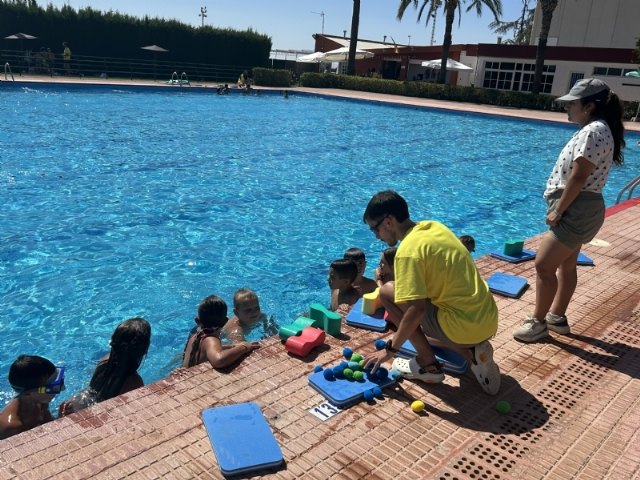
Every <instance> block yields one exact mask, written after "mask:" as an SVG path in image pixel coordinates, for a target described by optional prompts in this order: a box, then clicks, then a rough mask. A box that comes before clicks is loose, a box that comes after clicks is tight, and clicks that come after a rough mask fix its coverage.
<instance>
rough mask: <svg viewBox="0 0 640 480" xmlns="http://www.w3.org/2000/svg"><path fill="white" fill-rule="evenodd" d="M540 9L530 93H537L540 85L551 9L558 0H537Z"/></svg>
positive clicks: (551, 14)
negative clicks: (540, 16) (534, 67)
mask: <svg viewBox="0 0 640 480" xmlns="http://www.w3.org/2000/svg"><path fill="white" fill-rule="evenodd" d="M538 4H539V5H540V8H541V9H542V24H541V25H540V37H539V38H538V48H537V49H536V70H535V73H534V75H533V85H532V87H531V93H533V94H534V95H538V94H539V93H540V87H541V86H542V70H543V69H544V55H545V52H546V50H547V38H548V37H549V29H550V28H551V20H552V19H553V11H554V10H555V9H556V7H557V6H558V0H538Z"/></svg>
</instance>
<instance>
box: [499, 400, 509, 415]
mask: <svg viewBox="0 0 640 480" xmlns="http://www.w3.org/2000/svg"><path fill="white" fill-rule="evenodd" d="M496 410H497V411H498V413H501V414H503V415H506V414H507V413H509V412H510V411H511V405H510V404H509V402H507V401H506V400H498V402H497V403H496Z"/></svg>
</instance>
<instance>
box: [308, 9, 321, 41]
mask: <svg viewBox="0 0 640 480" xmlns="http://www.w3.org/2000/svg"><path fill="white" fill-rule="evenodd" d="M311 13H315V14H316V15H320V16H321V17H322V34H323V35H324V10H323V11H321V12H311Z"/></svg>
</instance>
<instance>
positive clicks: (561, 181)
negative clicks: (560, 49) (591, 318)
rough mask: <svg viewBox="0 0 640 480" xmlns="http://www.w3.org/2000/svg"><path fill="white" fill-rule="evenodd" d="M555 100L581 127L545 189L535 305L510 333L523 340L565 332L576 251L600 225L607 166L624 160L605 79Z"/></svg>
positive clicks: (616, 107) (617, 111)
mask: <svg viewBox="0 0 640 480" xmlns="http://www.w3.org/2000/svg"><path fill="white" fill-rule="evenodd" d="M557 101H560V102H566V110H567V113H568V116H569V121H570V122H573V123H577V124H578V125H579V126H580V130H579V131H578V132H577V133H575V134H574V135H573V137H572V138H571V140H569V142H568V143H567V144H566V145H565V147H564V148H563V149H562V152H560V156H559V157H558V160H557V161H556V164H555V166H554V168H553V171H552V172H551V175H550V176H549V180H548V181H547V188H546V190H545V192H544V198H545V199H546V201H547V219H546V221H547V225H549V232H548V233H547V235H546V236H545V238H544V239H543V241H542V245H541V246H540V249H539V250H538V253H537V255H536V274H537V276H536V306H535V310H534V312H533V315H530V316H528V317H527V318H526V319H525V320H524V321H523V322H522V324H521V325H520V326H519V327H518V328H516V329H515V330H514V332H513V336H514V338H516V339H517V340H521V341H523V342H535V341H537V340H540V339H542V338H544V337H546V336H547V335H548V334H549V330H553V331H554V332H557V333H561V334H567V333H569V332H570V327H569V323H568V322H567V317H566V315H565V314H566V311H567V307H568V306H569V302H570V301H571V297H572V296H573V292H574V291H575V289H576V284H577V281H578V276H577V270H576V265H577V261H578V254H579V253H580V248H581V246H582V244H584V243H588V242H590V241H591V240H593V238H594V237H595V236H596V234H597V233H598V230H600V227H601V226H602V224H603V223H604V212H605V207H604V199H603V197H602V189H603V187H604V185H605V183H606V181H607V176H608V175H609V170H610V168H611V164H613V163H615V164H616V165H622V162H623V158H624V154H623V152H622V149H623V148H624V146H625V141H624V125H623V123H622V104H621V102H620V99H619V98H618V96H617V95H616V94H615V93H613V92H612V91H611V89H610V88H609V86H608V85H607V84H606V83H604V82H603V81H601V80H598V79H596V78H585V79H583V80H580V81H578V82H577V83H576V84H575V85H574V87H573V88H572V89H571V90H570V91H569V93H568V94H567V95H564V96H562V97H560V98H558V99H557Z"/></svg>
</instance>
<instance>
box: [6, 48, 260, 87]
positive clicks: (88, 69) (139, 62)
mask: <svg viewBox="0 0 640 480" xmlns="http://www.w3.org/2000/svg"><path fill="white" fill-rule="evenodd" d="M161 55H162V53H153V52H150V55H149V57H150V58H149V59H139V58H136V59H132V58H112V57H94V56H89V55H74V56H73V57H72V59H71V61H70V62H65V61H64V59H63V58H62V55H60V54H57V55H56V54H53V53H46V52H30V51H23V50H0V58H1V59H2V64H5V63H6V62H9V64H10V65H11V69H12V70H13V73H14V75H22V74H41V75H50V76H54V75H68V76H81V77H84V76H87V77H103V78H106V77H116V78H129V79H131V80H133V79H157V78H160V79H166V80H169V79H170V78H171V74H172V73H173V72H178V75H180V74H181V73H182V72H186V74H187V76H188V77H189V80H190V81H192V82H223V83H234V82H235V81H236V80H237V79H238V77H239V75H240V73H241V72H243V71H244V70H247V71H249V72H250V71H251V69H252V67H250V66H239V65H209V64H203V63H190V62H181V61H177V60H162V59H161Z"/></svg>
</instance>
